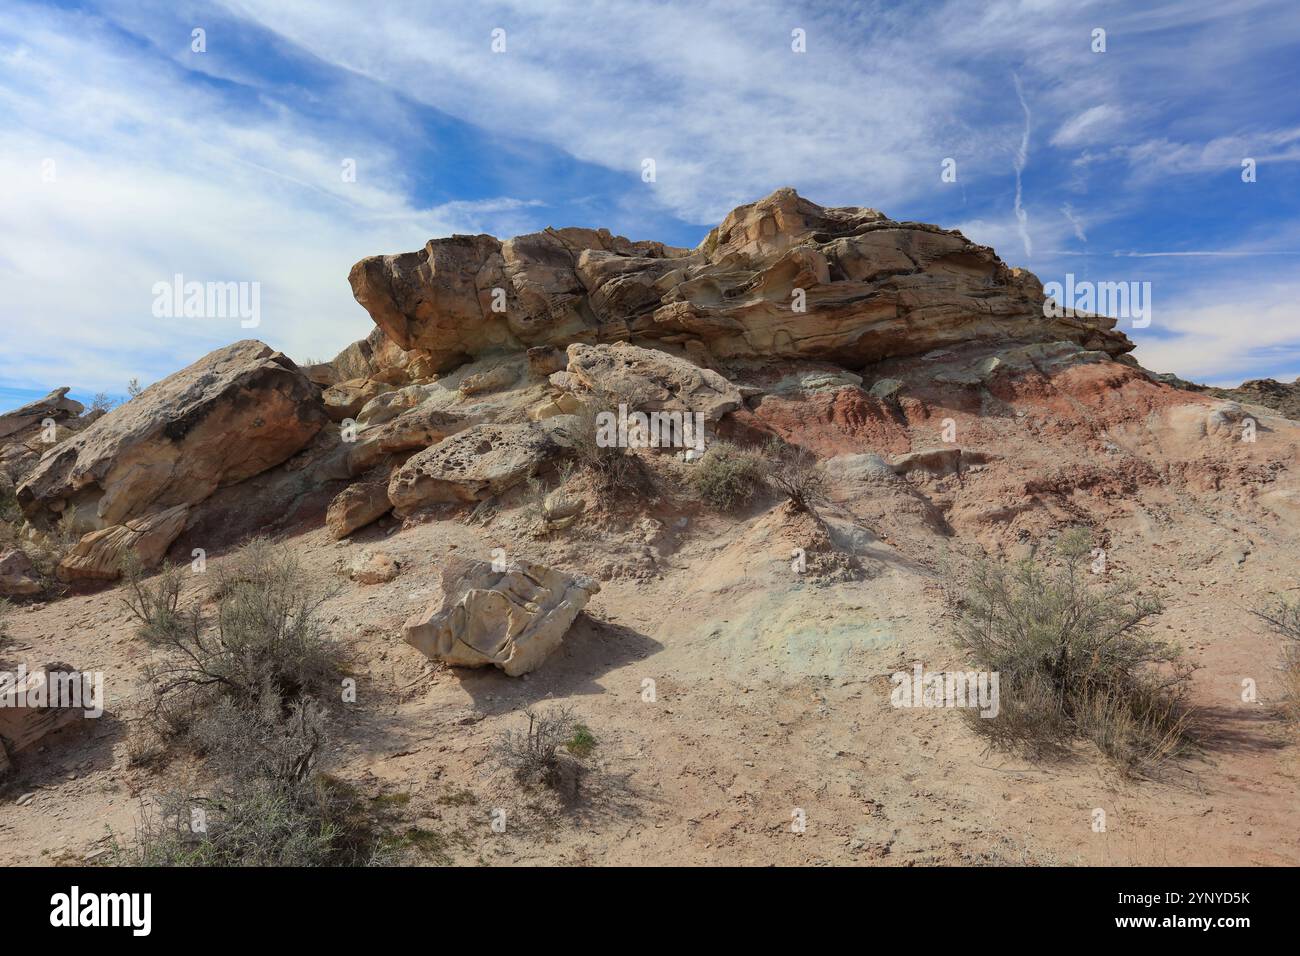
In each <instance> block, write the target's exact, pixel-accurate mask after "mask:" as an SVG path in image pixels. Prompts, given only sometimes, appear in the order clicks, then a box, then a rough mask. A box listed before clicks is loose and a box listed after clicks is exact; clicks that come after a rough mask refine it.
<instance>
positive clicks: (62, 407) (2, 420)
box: [0, 387, 85, 441]
mask: <svg viewBox="0 0 1300 956" xmlns="http://www.w3.org/2000/svg"><path fill="white" fill-rule="evenodd" d="M67 395H68V389H67V388H66V387H64V388H56V389H55V390H54V391H52V392H50V394H48V395H46V396H45V397H44V398H41V399H37V400H36V401H34V402H30V403H29V404H27V405H24V406H23V407H22V408H19V409H15V410H14V411H12V412H5V413H4V414H3V415H0V441H3V440H4V439H6V438H9V437H10V436H11V435H16V434H18V433H19V432H22V431H26V430H28V429H30V428H32V427H34V426H35V427H39V426H40V425H41V423H42V422H44V421H45V420H46V419H53V420H54V421H56V422H60V421H64V420H66V419H69V418H76V417H77V416H78V415H80V414H81V413H82V411H83V410H84V409H85V406H84V405H82V404H81V402H76V401H73V400H72V399H70V398H68V397H67Z"/></svg>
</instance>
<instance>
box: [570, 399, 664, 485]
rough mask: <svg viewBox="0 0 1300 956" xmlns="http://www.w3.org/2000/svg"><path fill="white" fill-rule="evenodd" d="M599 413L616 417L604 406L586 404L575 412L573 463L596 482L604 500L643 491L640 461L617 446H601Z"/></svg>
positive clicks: (572, 432)
mask: <svg viewBox="0 0 1300 956" xmlns="http://www.w3.org/2000/svg"><path fill="white" fill-rule="evenodd" d="M603 413H609V414H617V412H616V410H614V409H612V408H611V407H610V406H609V404H608V403H606V402H603V401H601V400H595V399H593V400H592V401H589V402H588V403H586V404H584V405H583V406H582V407H581V408H580V409H579V410H578V411H577V412H575V413H574V414H575V416H576V417H577V422H576V423H575V424H574V426H573V428H572V430H571V436H570V437H571V439H572V449H573V457H574V462H575V464H576V465H577V467H578V468H580V469H582V470H583V471H585V472H587V473H588V474H589V475H591V476H592V477H593V478H594V479H595V480H596V485H597V489H596V490H597V491H598V492H600V493H601V494H603V495H604V496H606V497H607V498H609V497H613V496H614V495H616V494H618V493H619V492H635V491H644V490H646V485H647V481H648V479H647V476H646V474H645V470H644V468H643V466H642V464H641V460H640V459H639V458H638V457H637V456H636V455H633V454H630V453H629V452H628V450H627V449H626V448H621V447H619V446H618V445H602V444H601V443H600V442H599V441H598V440H597V436H598V435H599V434H600V420H601V416H602V414H603Z"/></svg>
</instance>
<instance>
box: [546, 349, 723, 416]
mask: <svg viewBox="0 0 1300 956" xmlns="http://www.w3.org/2000/svg"><path fill="white" fill-rule="evenodd" d="M551 382H552V384H553V385H555V386H556V387H557V388H559V389H560V390H561V391H567V392H568V393H569V394H570V395H572V396H573V397H575V398H576V399H578V400H579V401H580V402H582V403H583V404H586V403H588V402H589V401H591V400H592V399H594V400H595V401H596V402H597V403H598V404H599V405H600V406H601V407H617V406H618V405H620V404H625V405H627V407H628V410H629V411H639V412H660V411H668V412H698V413H700V414H702V415H703V416H704V421H705V422H708V423H710V424H711V423H713V422H716V421H717V420H718V419H719V418H721V417H722V416H723V415H724V414H726V413H727V412H731V411H735V410H736V409H737V408H739V407H740V404H741V395H740V389H738V388H737V387H736V386H735V385H733V384H732V383H731V382H729V381H727V380H726V379H725V378H723V377H722V376H721V375H719V374H718V373H717V372H715V371H713V370H712V369H707V368H700V367H699V366H697V365H694V364H692V363H691V362H688V361H686V360H685V359H682V358H678V357H677V356H675V355H670V354H669V353H667V352H663V351H660V350H659V349H647V348H640V347H638V346H635V345H628V344H627V343H626V342H617V343H614V344H613V345H581V344H574V345H570V346H569V363H568V367H567V368H566V369H565V370H564V371H562V372H556V373H554V374H553V375H552V376H551Z"/></svg>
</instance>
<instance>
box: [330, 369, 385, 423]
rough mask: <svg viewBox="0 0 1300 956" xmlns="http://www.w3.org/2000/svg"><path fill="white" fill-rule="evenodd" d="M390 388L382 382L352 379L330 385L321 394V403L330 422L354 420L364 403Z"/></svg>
mask: <svg viewBox="0 0 1300 956" xmlns="http://www.w3.org/2000/svg"><path fill="white" fill-rule="evenodd" d="M391 388H392V386H391V385H387V384H385V383H384V382H376V381H374V380H373V379H368V378H354V379H351V380H349V381H346V382H339V383H338V384H337V385H331V386H330V387H329V388H327V389H325V391H323V392H322V393H321V401H322V402H323V403H324V404H325V411H326V413H327V414H328V415H329V417H330V420H331V421H336V422H341V421H343V420H344V419H345V418H356V417H357V415H358V414H359V413H360V411H361V409H363V408H365V406H366V403H367V402H369V401H370V400H371V399H373V398H377V397H378V396H379V395H380V394H382V393H383V392H387V391H389V390H390V389H391Z"/></svg>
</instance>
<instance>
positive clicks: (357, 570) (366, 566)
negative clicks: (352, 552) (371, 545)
mask: <svg viewBox="0 0 1300 956" xmlns="http://www.w3.org/2000/svg"><path fill="white" fill-rule="evenodd" d="M400 570H401V565H399V564H398V563H397V562H396V561H395V560H393V557H392V555H390V554H385V553H384V552H383V551H370V550H366V551H362V552H361V553H360V554H359V555H357V556H356V557H355V558H353V559H352V562H351V563H350V564H349V565H348V577H350V578H351V579H352V580H353V581H356V582H357V583H358V584H386V583H388V582H389V581H391V580H393V578H395V577H397V574H398V572H399V571H400Z"/></svg>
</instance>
